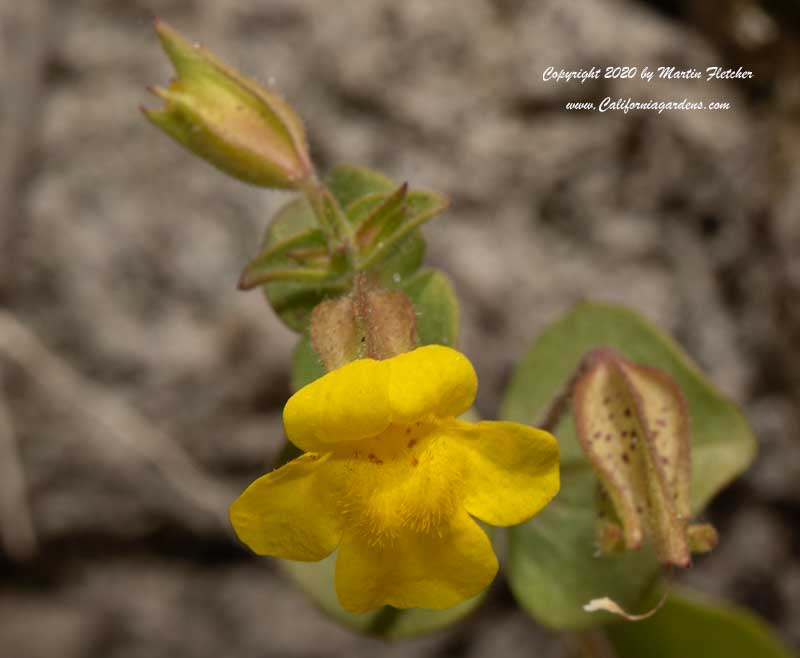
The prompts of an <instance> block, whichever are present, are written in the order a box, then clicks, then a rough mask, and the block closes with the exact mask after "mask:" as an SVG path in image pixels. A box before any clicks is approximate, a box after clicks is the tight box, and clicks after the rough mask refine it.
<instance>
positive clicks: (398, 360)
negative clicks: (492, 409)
mask: <svg viewBox="0 0 800 658" xmlns="http://www.w3.org/2000/svg"><path fill="white" fill-rule="evenodd" d="M386 363H387V364H388V365H389V367H390V372H391V376H390V379H389V402H390V406H391V409H392V420H393V421H394V422H396V423H399V424H402V423H412V422H414V421H416V420H419V419H421V418H423V417H425V416H427V415H428V414H433V415H434V416H438V417H439V418H447V417H451V416H459V415H460V414H463V413H464V412H465V411H466V410H467V409H469V408H470V407H471V406H472V402H473V401H474V400H475V393H476V392H477V390H478V378H477V376H476V375H475V369H474V368H473V367H472V364H471V363H470V362H469V360H468V359H467V357H465V356H464V355H463V354H461V353H460V352H458V351H456V350H454V349H452V348H450V347H444V346H443V345H426V346H425V347H419V348H417V349H416V350H414V351H413V352H406V353H405V354H400V355H399V356H396V357H394V358H392V359H389V360H388V361H386Z"/></svg>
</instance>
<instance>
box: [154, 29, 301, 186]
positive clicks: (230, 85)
mask: <svg viewBox="0 0 800 658" xmlns="http://www.w3.org/2000/svg"><path fill="white" fill-rule="evenodd" d="M155 29H156V32H157V34H158V36H159V38H160V39H161V43H162V45H163V47H164V50H165V51H166V53H167V55H168V56H169V58H170V59H171V60H172V63H173V65H174V66H175V70H176V71H177V74H178V77H177V79H175V80H173V81H172V83H171V84H170V86H169V88H168V89H162V88H155V89H152V90H151V91H152V92H153V93H154V94H155V95H156V96H159V97H160V98H162V99H164V101H165V102H166V105H165V107H164V108H163V109H158V110H147V109H143V112H144V114H145V116H147V118H148V119H150V121H152V122H153V123H154V124H155V125H156V126H158V127H159V128H161V129H162V130H163V131H164V132H166V133H167V134H168V135H170V136H172V137H173V138H174V139H176V140H177V141H179V142H180V143H181V144H183V145H184V146H186V147H187V148H189V149H190V150H191V151H193V152H194V153H196V154H197V155H199V156H200V157H202V158H205V159H206V160H208V161H209V162H210V163H211V164H213V165H214V166H215V167H218V168H219V169H221V170H222V171H224V172H225V173H227V174H229V175H231V176H234V177H235V178H238V179H239V180H242V181H244V182H246V183H252V184H254V185H260V186H262V187H276V188H292V187H296V186H297V185H298V184H299V183H300V182H301V181H303V180H306V179H308V178H310V177H312V176H313V167H312V164H311V160H310V158H309V156H308V146H307V143H306V136H305V131H304V129H303V124H302V122H301V121H300V119H299V117H298V116H297V115H296V114H295V113H294V111H293V110H292V108H291V107H289V105H288V104H287V103H286V102H285V101H284V100H283V99H282V98H280V97H279V96H278V95H277V94H275V93H274V92H273V91H269V90H267V89H264V88H263V87H261V86H260V85H258V84H256V83H255V82H254V81H252V80H250V79H248V78H246V77H244V76H243V75H241V74H240V73H237V72H236V71H234V70H233V69H231V68H229V67H227V66H226V65H224V64H223V63H222V62H220V61H219V60H218V59H217V58H216V57H214V55H212V54H211V53H210V52H209V51H207V50H206V49H205V48H202V47H200V46H198V45H192V44H190V43H189V42H188V41H186V40H185V39H184V38H183V37H181V35H180V34H178V32H176V31H175V30H174V29H172V28H171V27H170V26H169V25H167V24H166V23H164V22H162V21H156V26H155Z"/></svg>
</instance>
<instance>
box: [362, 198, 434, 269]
mask: <svg viewBox="0 0 800 658" xmlns="http://www.w3.org/2000/svg"><path fill="white" fill-rule="evenodd" d="M448 204H449V201H448V199H447V198H446V197H444V196H442V195H441V194H438V193H437V192H431V191H429V190H413V191H411V192H409V193H408V194H407V195H406V197H405V205H404V211H405V213H404V215H403V217H402V221H400V222H397V223H388V224H387V225H386V226H385V227H384V230H383V231H382V232H381V234H380V236H379V238H378V240H377V241H376V242H375V244H374V246H373V247H372V249H371V250H370V251H369V252H368V253H366V254H365V255H364V258H363V261H362V267H364V268H365V269H375V268H376V267H382V264H383V263H384V262H385V261H386V260H387V259H388V258H389V257H390V256H391V254H392V253H393V252H394V251H395V250H396V249H397V248H398V245H400V244H402V243H403V242H404V241H405V240H407V239H408V238H409V237H410V236H411V235H412V234H413V233H414V232H416V231H417V230H418V229H419V228H420V227H421V226H422V225H423V224H424V223H425V222H427V221H430V220H431V219H433V218H434V217H435V216H436V215H438V214H440V213H441V212H442V211H444V210H445V209H446V208H447V206H448Z"/></svg>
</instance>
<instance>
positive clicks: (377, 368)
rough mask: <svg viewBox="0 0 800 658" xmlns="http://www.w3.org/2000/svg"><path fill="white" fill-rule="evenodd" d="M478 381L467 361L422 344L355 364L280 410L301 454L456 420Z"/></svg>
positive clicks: (449, 351) (330, 375)
mask: <svg viewBox="0 0 800 658" xmlns="http://www.w3.org/2000/svg"><path fill="white" fill-rule="evenodd" d="M477 389H478V379H477V377H476V376H475V370H474V369H473V368H472V364H471V363H470V362H469V360H468V359H467V358H466V357H465V356H464V355H463V354H461V353H460V352H457V351H456V350H454V349H451V348H449V347H444V346H442V345H426V346H425V347H420V348H417V349H416V350H414V351H413V352H406V353H405V354H400V355H399V356H395V357H392V358H391V359H387V360H385V361H375V360H373V359H359V360H357V361H353V362H351V363H348V364H347V365H345V366H342V367H341V368H338V369H337V370H334V371H332V372H329V373H328V374H326V375H324V376H323V377H320V378H319V379H318V380H316V381H314V382H311V383H310V384H309V385H308V386H304V387H303V388H301V389H300V390H299V391H297V393H295V394H294V395H293V396H292V397H291V398H289V401H288V402H287V403H286V407H285V408H284V410H283V423H284V426H285V428H286V435H287V436H288V437H289V440H290V441H291V442H292V443H294V444H295V445H296V446H297V447H298V448H300V449H301V450H305V451H319V452H326V451H328V450H330V448H331V444H334V443H338V442H341V441H358V440H361V439H366V438H368V437H372V436H375V435H377V434H380V433H381V432H383V431H384V430H385V429H386V428H387V427H389V425H390V423H398V424H407V423H412V422H415V421H417V420H420V419H422V418H424V417H425V416H428V415H431V414H432V415H434V416H438V417H440V418H441V417H444V418H446V417H450V416H458V415H459V414H462V413H464V412H465V411H466V410H467V409H469V408H470V406H471V405H472V402H473V400H474V399H475V393H476V391H477Z"/></svg>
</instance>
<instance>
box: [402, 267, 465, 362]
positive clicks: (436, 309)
mask: <svg viewBox="0 0 800 658" xmlns="http://www.w3.org/2000/svg"><path fill="white" fill-rule="evenodd" d="M401 289H402V290H403V291H404V292H405V293H406V294H407V295H408V297H409V299H411V303H412V304H414V309H415V310H416V312H417V335H418V336H419V343H420V345H431V344H437V345H447V346H450V347H455V346H456V344H457V343H458V316H459V309H458V299H457V298H456V294H455V291H454V290H453V284H451V283H450V279H448V278H447V277H446V276H445V275H444V274H442V272H440V271H439V270H434V269H425V270H422V271H420V272H419V274H417V275H416V276H414V277H413V278H411V279H409V280H408V281H406V282H405V283H404V284H403V285H402V286H401Z"/></svg>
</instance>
